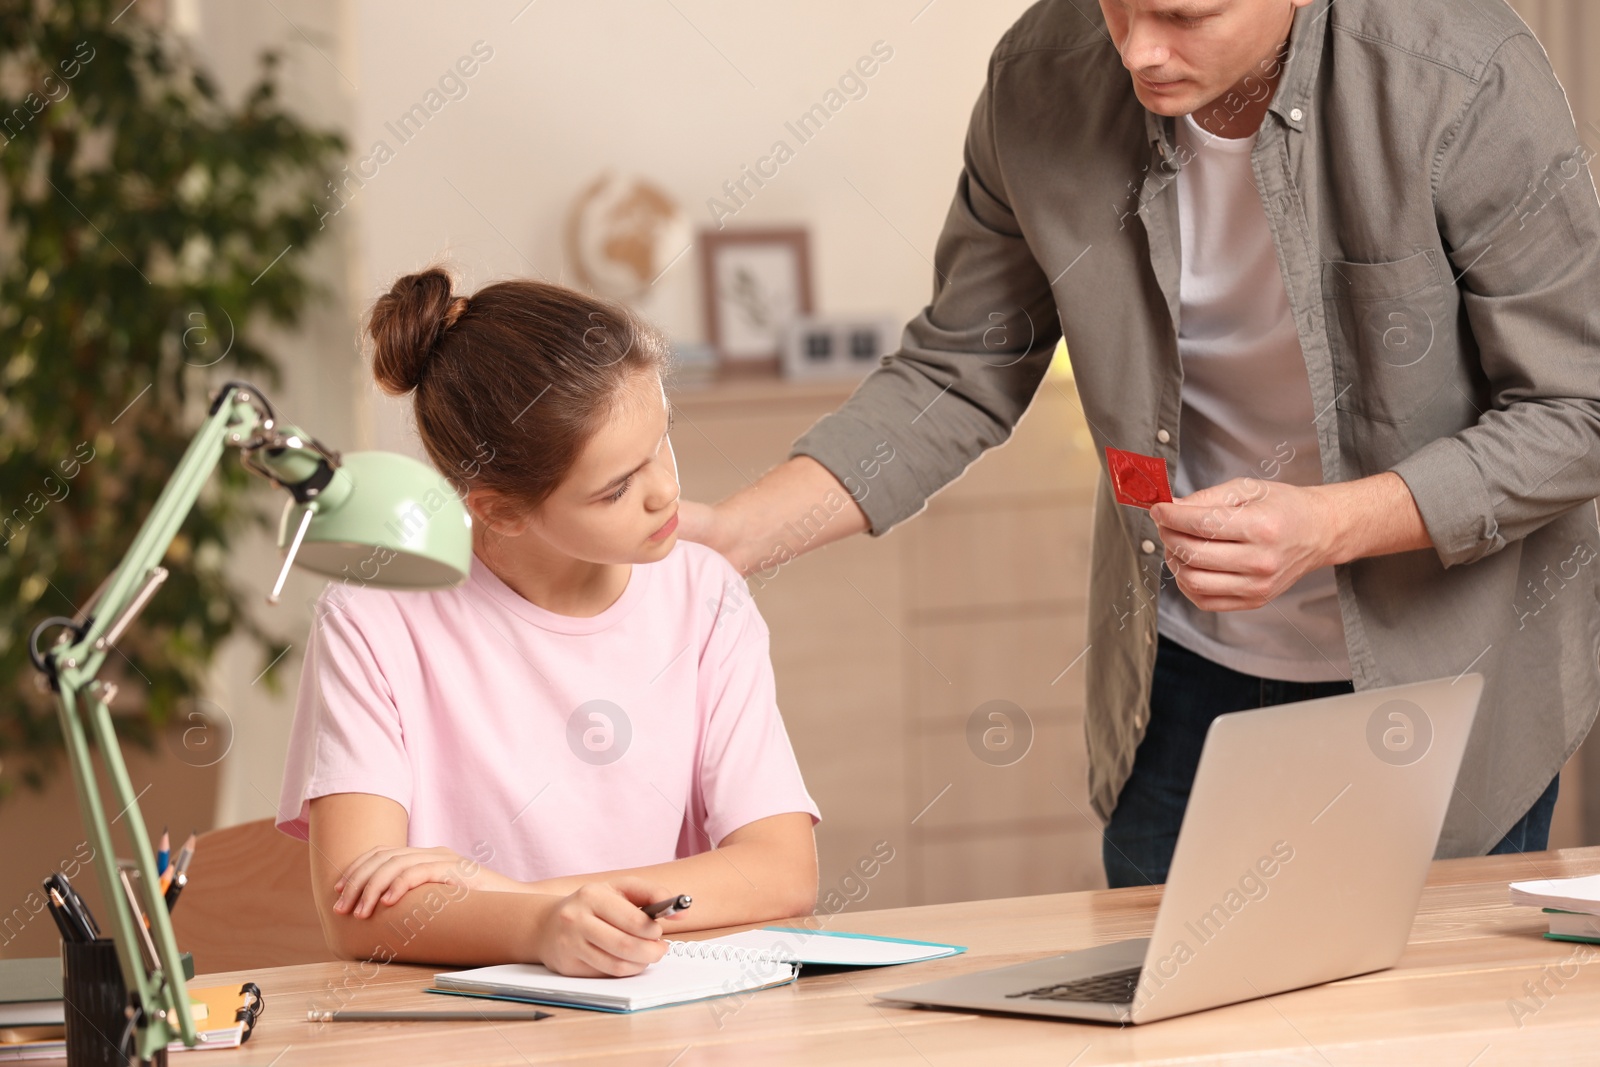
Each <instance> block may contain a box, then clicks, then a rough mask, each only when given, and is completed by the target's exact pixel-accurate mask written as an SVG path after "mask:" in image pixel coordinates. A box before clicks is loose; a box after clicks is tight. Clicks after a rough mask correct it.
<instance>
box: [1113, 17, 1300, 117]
mask: <svg viewBox="0 0 1600 1067" xmlns="http://www.w3.org/2000/svg"><path fill="white" fill-rule="evenodd" d="M1310 2H1311V0H1100V10H1101V11H1103V12H1104V13H1105V18H1106V28H1107V30H1109V31H1110V33H1111V40H1112V43H1114V44H1115V45H1116V46H1117V52H1118V53H1119V54H1120V55H1121V56H1122V65H1123V66H1125V67H1127V68H1128V71H1129V72H1130V73H1131V74H1132V76H1133V91H1134V93H1135V94H1136V95H1137V96H1138V97H1139V102H1140V103H1141V104H1143V105H1144V106H1145V107H1146V108H1148V109H1149V110H1151V111H1153V112H1155V113H1156V114H1158V115H1187V114H1189V113H1190V112H1193V111H1198V110H1199V109H1200V108H1202V107H1204V106H1205V105H1206V104H1209V103H1210V102H1211V101H1213V100H1216V99H1217V98H1219V97H1221V96H1222V95H1223V94H1224V93H1226V92H1227V91H1228V90H1229V89H1232V88H1234V87H1235V86H1238V87H1239V88H1240V91H1241V92H1244V93H1246V94H1249V93H1250V92H1251V89H1252V88H1254V89H1255V90H1256V91H1257V93H1259V92H1261V91H1264V90H1265V89H1266V88H1270V86H1271V84H1272V83H1273V82H1274V81H1275V80H1276V77H1277V74H1278V64H1277V58H1276V57H1277V54H1278V49H1279V47H1280V46H1282V44H1283V42H1284V41H1285V40H1287V39H1288V36H1289V27H1290V25H1291V23H1292V22H1293V21H1294V12H1295V9H1296V8H1300V7H1304V6H1305V5H1306V4H1308V3H1310ZM1246 79H1251V80H1250V81H1249V82H1246ZM1241 83H1244V84H1241Z"/></svg>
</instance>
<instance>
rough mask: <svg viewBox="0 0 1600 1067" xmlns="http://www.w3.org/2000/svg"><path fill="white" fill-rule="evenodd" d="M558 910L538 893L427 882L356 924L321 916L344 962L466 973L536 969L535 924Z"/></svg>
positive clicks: (349, 918) (340, 917) (347, 917)
mask: <svg viewBox="0 0 1600 1067" xmlns="http://www.w3.org/2000/svg"><path fill="white" fill-rule="evenodd" d="M559 903H560V897H559V896H547V895H545V894H544V893H543V892H526V893H523V892H517V893H497V892H490V891H487V890H483V889H469V888H467V887H466V886H462V885H447V884H442V883H429V884H427V885H422V886H418V887H417V888H415V889H413V890H411V891H410V892H408V893H406V894H405V895H404V896H403V897H401V898H400V899H399V900H398V901H396V902H395V903H394V904H393V905H379V907H378V908H377V910H375V911H374V912H373V913H372V915H371V916H369V917H367V918H357V917H356V916H353V915H348V914H337V913H334V912H333V911H331V910H330V909H321V914H322V924H323V931H324V935H325V936H326V939H327V941H328V944H329V945H330V946H331V947H332V948H333V949H334V950H335V951H336V952H337V953H338V954H339V955H340V956H342V957H344V958H346V959H361V960H376V961H377V962H379V963H436V964H454V965H458V966H473V965H485V964H496V963H507V962H518V963H538V962H540V961H539V959H538V951H537V949H536V948H535V945H536V943H537V936H538V933H539V929H540V926H541V924H542V923H543V921H544V918H545V916H546V915H547V914H548V913H549V911H550V910H551V909H552V908H554V907H555V906H556V905H557V904H559Z"/></svg>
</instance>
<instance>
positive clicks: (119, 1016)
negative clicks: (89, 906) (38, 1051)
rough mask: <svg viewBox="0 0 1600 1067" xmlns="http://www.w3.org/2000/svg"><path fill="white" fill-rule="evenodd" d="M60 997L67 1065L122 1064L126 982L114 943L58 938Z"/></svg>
mask: <svg viewBox="0 0 1600 1067" xmlns="http://www.w3.org/2000/svg"><path fill="white" fill-rule="evenodd" d="M61 979H62V982H61V986H62V999H63V1000H64V1001H65V1002H66V1003H65V1006H66V1012H67V1026H66V1028H67V1065H68V1067H126V1065H127V1063H128V1059H127V1057H125V1056H124V1055H123V1052H124V1048H123V1044H122V1042H123V1035H124V1034H126V1033H128V1010H127V1009H128V988H127V986H126V985H125V984H124V983H123V981H122V967H121V965H120V964H118V963H117V943H116V942H115V941H113V940H111V938H109V937H102V938H100V939H99V940H97V941H63V942H62V943H61Z"/></svg>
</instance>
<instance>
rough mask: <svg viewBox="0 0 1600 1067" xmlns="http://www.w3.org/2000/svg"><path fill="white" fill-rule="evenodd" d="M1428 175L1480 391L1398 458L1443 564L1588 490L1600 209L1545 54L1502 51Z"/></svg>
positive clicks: (1599, 438) (1597, 485) (1528, 525)
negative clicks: (1463, 417)
mask: <svg viewBox="0 0 1600 1067" xmlns="http://www.w3.org/2000/svg"><path fill="white" fill-rule="evenodd" d="M1476 86H1477V87H1476V89H1475V91H1474V93H1473V96H1472V97H1471V99H1470V100H1468V102H1467V104H1466V106H1465V108H1464V109H1463V111H1462V113H1461V115H1460V117H1459V124H1458V126H1457V127H1456V128H1455V129H1454V130H1452V131H1451V136H1450V137H1449V138H1448V140H1447V144H1446V147H1445V148H1443V149H1442V150H1441V153H1440V156H1439V159H1438V160H1437V161H1436V162H1435V164H1434V183H1435V196H1434V200H1435V204H1436V214H1437V217H1438V221H1439V233H1440V236H1441V237H1442V238H1443V239H1444V242H1445V244H1446V246H1447V247H1448V248H1449V250H1450V257H1451V259H1452V261H1453V262H1454V263H1455V265H1456V269H1457V271H1458V272H1459V278H1458V282H1457V284H1458V286H1459V288H1460V290H1461V297H1462V305H1463V307H1464V308H1465V310H1466V318H1467V323H1468V325H1469V326H1470V327H1471V330H1472V335H1473V338H1474V340H1475V341H1476V343H1477V349H1478V359H1479V362H1480V364H1481V367H1482V370H1483V375H1484V378H1485V379H1486V381H1487V385H1488V389H1487V398H1488V403H1487V404H1485V405H1484V407H1485V409H1486V410H1484V411H1483V412H1482V414H1481V416H1480V417H1479V419H1478V421H1477V423H1476V424H1475V425H1473V426H1469V427H1467V428H1466V429H1464V430H1462V431H1460V432H1458V433H1455V434H1452V435H1450V436H1448V437H1441V438H1439V439H1438V440H1435V441H1433V442H1431V443H1430V444H1427V445H1424V446H1423V447H1422V448H1420V449H1418V450H1417V451H1416V452H1415V453H1414V454H1412V455H1411V456H1408V457H1406V458H1405V459H1403V460H1401V461H1400V462H1399V463H1396V464H1395V465H1394V467H1393V470H1394V472H1395V473H1396V474H1398V475H1399V476H1400V477H1402V478H1404V479H1405V482H1406V484H1407V486H1408V487H1409V488H1410V490H1411V493H1412V495H1413V497H1415V499H1416V502H1417V506H1418V508H1419V509H1420V510H1421V512H1422V517H1423V520H1424V521H1425V522H1426V524H1427V528H1428V532H1429V534H1430V535H1431V537H1432V541H1433V545H1434V547H1435V548H1436V549H1437V551H1438V553H1439V558H1440V560H1441V561H1442V562H1443V563H1444V564H1445V565H1446V566H1454V565H1457V564H1461V563H1471V562H1473V561H1475V560H1478V559H1481V558H1482V557H1484V556H1487V555H1489V554H1490V553H1492V552H1497V551H1499V550H1500V549H1501V548H1503V547H1505V546H1506V545H1507V544H1508V543H1510V542H1513V541H1517V540H1520V539H1522V538H1524V537H1526V536H1527V535H1528V534H1530V533H1533V532H1534V531H1535V530H1537V529H1539V528H1540V527H1541V526H1543V525H1545V524H1546V523H1548V522H1549V521H1550V520H1552V519H1554V518H1555V517H1556V516H1557V515H1560V514H1562V513H1563V512H1566V511H1568V510H1570V509H1571V508H1573V507H1575V506H1577V505H1580V504H1583V503H1586V502H1588V501H1590V500H1593V499H1594V498H1595V497H1596V496H1597V495H1600V449H1597V446H1600V358H1597V349H1596V338H1597V337H1600V323H1597V319H1596V315H1595V311H1596V308H1600V203H1597V202H1596V198H1595V186H1594V181H1593V178H1592V177H1591V175H1590V171H1589V166H1588V162H1589V159H1590V158H1591V157H1592V155H1593V153H1592V152H1590V151H1589V150H1588V149H1587V148H1586V147H1584V145H1583V143H1582V141H1581V140H1579V138H1578V135H1577V131H1576V130H1575V129H1574V128H1573V125H1572V117H1571V112H1570V111H1569V110H1568V107H1567V100H1566V97H1565V95H1564V94H1563V93H1562V90H1561V86H1560V85H1559V84H1558V83H1557V81H1556V78H1555V75H1554V74H1553V73H1552V72H1551V70H1550V64H1549V61H1548V59H1547V58H1546V57H1545V54H1544V50H1543V49H1542V48H1540V46H1539V44H1538V42H1537V41H1535V40H1534V39H1533V38H1532V37H1531V36H1529V35H1527V34H1526V33H1521V34H1518V35H1516V36H1514V37H1511V38H1509V39H1508V40H1506V41H1505V42H1504V43H1503V44H1502V45H1501V46H1500V49H1499V51H1498V52H1497V53H1496V54H1495V55H1494V57H1493V58H1492V59H1491V60H1490V62H1489V63H1488V64H1486V66H1485V69H1484V71H1483V73H1482V75H1481V76H1480V77H1479V78H1478V79H1477V83H1476Z"/></svg>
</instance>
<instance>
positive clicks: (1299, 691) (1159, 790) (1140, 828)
mask: <svg viewBox="0 0 1600 1067" xmlns="http://www.w3.org/2000/svg"><path fill="white" fill-rule="evenodd" d="M1352 689H1353V687H1352V686H1351V684H1350V683H1349V682H1283V681H1278V680H1276V679H1272V678H1257V677H1255V676H1253V675H1249V674H1240V673H1239V672H1238V671H1234V670H1230V669H1228V668H1227V667H1224V666H1222V665H1221V664H1220V663H1214V662H1212V661H1211V660H1208V659H1206V658H1205V657H1204V656H1200V655H1197V654H1196V653H1193V652H1190V651H1189V650H1188V649H1186V648H1184V647H1183V646H1182V645H1179V644H1176V643H1174V642H1172V641H1169V640H1167V639H1166V638H1165V637H1162V638H1160V645H1159V646H1158V648H1157V649H1156V673H1155V682H1154V685H1153V686H1152V688H1151V693H1150V724H1149V728H1148V729H1147V730H1146V731H1145V736H1144V740H1143V741H1142V742H1141V743H1140V745H1139V751H1138V752H1137V753H1135V754H1134V760H1133V773H1132V774H1131V775H1130V776H1129V778H1128V781H1127V784H1126V785H1124V786H1123V787H1122V793H1121V794H1120V795H1119V796H1118V798H1117V807H1116V810H1115V811H1113V812H1112V813H1111V822H1110V823H1109V824H1108V825H1107V826H1106V829H1105V834H1104V836H1103V838H1102V844H1101V855H1102V856H1103V858H1104V861H1105V865H1106V879H1107V881H1108V882H1109V883H1110V885H1111V887H1112V888H1113V889H1115V888H1117V887H1119V886H1129V885H1158V884H1160V883H1162V882H1165V881H1166V880H1167V868H1168V866H1169V865H1170V864H1171V863H1172V852H1173V849H1174V848H1176V847H1177V844H1178V827H1179V826H1180V825H1181V824H1182V822H1183V809H1184V807H1185V806H1186V805H1187V804H1188V802H1189V790H1190V788H1191V787H1192V786H1193V784H1194V772H1195V769H1196V768H1197V767H1198V766H1199V765H1200V746H1201V745H1202V744H1203V743H1204V742H1205V737H1206V729H1207V728H1208V727H1209V726H1210V725H1211V720H1212V719H1214V718H1216V717H1217V716H1218V715H1221V714H1224V713H1225V712H1230V711H1244V710H1247V709H1249V708H1265V707H1270V706H1272V705H1274V704H1288V703H1291V702H1292V701H1297V700H1313V699H1316V698H1317V697H1325V696H1336V695H1338V694H1340V693H1349V692H1351V691H1352ZM1559 782H1560V775H1557V776H1556V777H1555V778H1552V779H1551V780H1550V785H1549V786H1548V787H1547V788H1546V789H1545V791H1544V794H1543V795H1542V796H1540V797H1539V799H1538V800H1536V801H1534V803H1533V807H1532V808H1530V809H1528V813H1527V814H1526V815H1524V816H1523V817H1522V818H1521V819H1520V820H1519V821H1518V822H1517V824H1516V825H1515V826H1513V827H1511V829H1510V831H1509V832H1507V834H1506V835H1505V837H1503V838H1502V839H1501V840H1500V843H1499V844H1497V845H1495V847H1494V848H1492V849H1490V850H1489V852H1490V854H1491V855H1493V854H1496V853H1501V852H1537V851H1539V850H1541V849H1543V848H1545V846H1546V843H1547V842H1548V841H1549V838H1550V814H1551V812H1552V811H1553V810H1554V809H1555V806H1556V790H1557V788H1558V784H1559Z"/></svg>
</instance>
